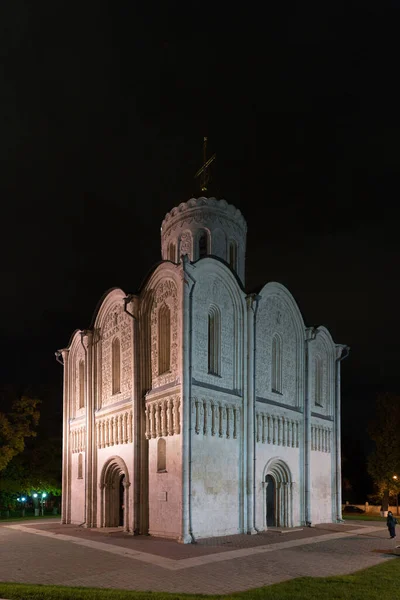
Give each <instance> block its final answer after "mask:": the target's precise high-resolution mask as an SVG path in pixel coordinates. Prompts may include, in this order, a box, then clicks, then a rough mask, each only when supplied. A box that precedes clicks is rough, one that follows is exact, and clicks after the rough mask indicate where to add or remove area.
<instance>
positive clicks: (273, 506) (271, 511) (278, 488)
mask: <svg viewBox="0 0 400 600" xmlns="http://www.w3.org/2000/svg"><path fill="white" fill-rule="evenodd" d="M263 479H264V489H265V493H264V515H265V517H264V519H265V521H264V526H265V527H293V481H292V476H291V473H290V469H289V467H288V466H287V464H286V463H285V462H284V461H283V460H281V459H277V458H274V459H272V460H271V461H270V462H269V463H268V464H267V465H266V467H265V469H264V477H263Z"/></svg>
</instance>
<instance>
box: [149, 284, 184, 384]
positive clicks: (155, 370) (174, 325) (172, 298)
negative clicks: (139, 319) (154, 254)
mask: <svg viewBox="0 0 400 600" xmlns="http://www.w3.org/2000/svg"><path fill="white" fill-rule="evenodd" d="M163 305H166V306H167V307H168V309H169V311H170V315H171V321H170V327H171V339H170V368H169V369H168V371H166V372H165V373H161V374H160V373H159V361H158V353H159V341H160V340H159V336H158V334H159V331H158V320H159V311H160V308H161V307H162V306H163ZM151 374H152V388H157V387H161V386H163V385H166V384H168V383H172V382H174V381H175V379H176V378H177V375H178V290H177V286H176V284H175V283H174V281H172V280H171V279H166V280H165V281H162V282H161V283H160V284H159V285H158V287H157V289H156V291H155V294H154V299H153V307H152V311H151Z"/></svg>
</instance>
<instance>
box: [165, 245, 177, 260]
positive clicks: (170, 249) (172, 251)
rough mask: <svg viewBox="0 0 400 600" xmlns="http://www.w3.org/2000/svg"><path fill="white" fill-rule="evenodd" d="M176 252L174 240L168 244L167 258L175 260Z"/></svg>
mask: <svg viewBox="0 0 400 600" xmlns="http://www.w3.org/2000/svg"><path fill="white" fill-rule="evenodd" d="M175 255H176V252H175V244H173V243H172V242H171V243H170V244H168V252H167V258H168V260H170V261H172V262H175V260H176V258H175Z"/></svg>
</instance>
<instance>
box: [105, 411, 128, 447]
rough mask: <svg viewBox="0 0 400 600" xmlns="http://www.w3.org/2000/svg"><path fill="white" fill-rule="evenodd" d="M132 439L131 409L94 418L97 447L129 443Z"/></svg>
mask: <svg viewBox="0 0 400 600" xmlns="http://www.w3.org/2000/svg"><path fill="white" fill-rule="evenodd" d="M132 441H133V432H132V410H125V411H122V412H120V413H118V414H116V415H113V416H110V417H105V418H99V419H97V420H96V446H97V448H99V449H100V448H108V447H109V446H118V445H119V444H131V443H132Z"/></svg>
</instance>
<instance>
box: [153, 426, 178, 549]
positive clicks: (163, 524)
mask: <svg viewBox="0 0 400 600" xmlns="http://www.w3.org/2000/svg"><path fill="white" fill-rule="evenodd" d="M159 439H160V438H151V439H149V533H150V535H154V536H158V537H167V538H173V539H178V538H179V537H180V536H181V532H182V436H181V435H180V434H179V435H178V434H175V435H172V436H166V437H164V438H163V439H165V441H166V472H157V444H158V441H159Z"/></svg>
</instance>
